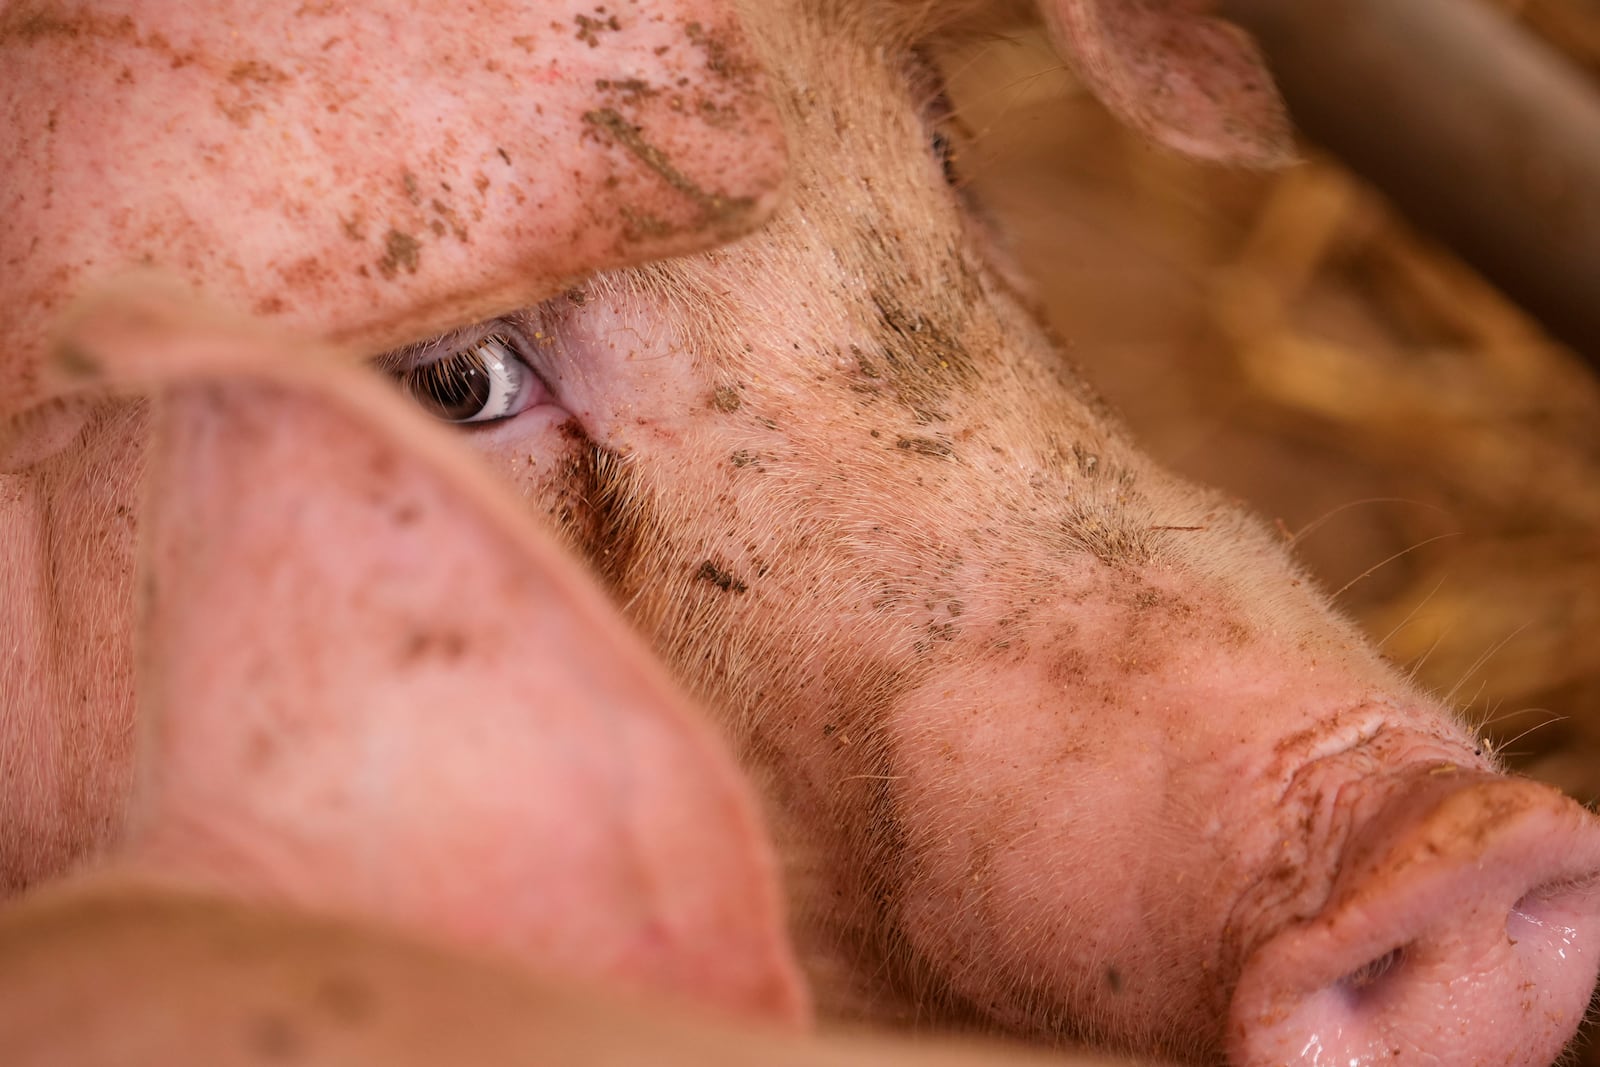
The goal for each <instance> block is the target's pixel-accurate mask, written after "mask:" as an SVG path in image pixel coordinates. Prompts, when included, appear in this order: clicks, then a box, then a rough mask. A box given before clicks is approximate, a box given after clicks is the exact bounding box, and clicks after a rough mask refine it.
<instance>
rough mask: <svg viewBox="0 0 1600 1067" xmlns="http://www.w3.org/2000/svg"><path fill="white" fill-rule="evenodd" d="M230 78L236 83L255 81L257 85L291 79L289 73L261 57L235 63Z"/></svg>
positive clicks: (230, 69) (229, 74)
mask: <svg viewBox="0 0 1600 1067" xmlns="http://www.w3.org/2000/svg"><path fill="white" fill-rule="evenodd" d="M228 80H229V81H231V82H233V83H234V84H235V85H239V84H242V83H244V82H254V83H255V84H257V85H277V84H281V83H283V82H286V81H288V80H289V75H287V74H285V73H284V72H283V71H281V70H279V69H278V68H277V67H274V66H273V65H272V64H271V63H266V62H263V61H262V60H259V59H247V60H245V61H243V62H242V63H235V64H234V65H233V66H232V67H231V68H229V70H228Z"/></svg>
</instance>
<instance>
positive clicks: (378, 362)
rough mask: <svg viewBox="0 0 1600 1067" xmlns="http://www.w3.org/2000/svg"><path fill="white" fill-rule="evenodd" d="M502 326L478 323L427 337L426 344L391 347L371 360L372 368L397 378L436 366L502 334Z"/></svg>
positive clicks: (418, 343) (495, 322)
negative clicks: (460, 352)
mask: <svg viewBox="0 0 1600 1067" xmlns="http://www.w3.org/2000/svg"><path fill="white" fill-rule="evenodd" d="M503 329H504V324H502V323H500V322H499V321H498V320H491V321H489V322H479V323H475V324H473V325H471V326H463V327H462V328H461V329H459V330H451V331H450V332H449V333H443V334H440V335H439V336H438V337H430V338H429V339H428V340H426V341H417V342H414V343H413V344H409V345H403V346H401V347H400V348H392V349H390V350H389V351H387V352H384V353H382V354H381V355H377V356H374V357H372V360H371V363H372V366H373V367H374V368H375V369H376V370H377V371H378V372H379V373H381V374H387V375H389V376H391V377H398V376H399V375H401V374H404V373H405V372H406V371H408V370H414V369H415V368H417V367H421V366H425V365H427V364H429V363H436V362H438V361H439V360H441V359H448V358H449V357H450V356H453V355H455V354H456V353H457V352H459V351H461V350H462V349H463V348H469V347H471V346H472V345H474V344H476V343H478V342H479V341H481V340H483V339H484V338H485V337H488V336H490V335H492V334H495V333H498V332H502V331H503Z"/></svg>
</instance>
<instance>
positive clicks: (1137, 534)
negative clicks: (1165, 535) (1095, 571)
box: [1060, 503, 1159, 567]
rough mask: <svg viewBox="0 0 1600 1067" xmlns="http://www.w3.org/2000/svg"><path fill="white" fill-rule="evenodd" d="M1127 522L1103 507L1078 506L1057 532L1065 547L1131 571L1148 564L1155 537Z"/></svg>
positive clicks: (1153, 548)
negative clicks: (1059, 533)
mask: <svg viewBox="0 0 1600 1067" xmlns="http://www.w3.org/2000/svg"><path fill="white" fill-rule="evenodd" d="M1127 519H1128V517H1127V515H1125V514H1123V513H1122V512H1121V511H1119V510H1117V509H1115V508H1113V507H1110V506H1107V505H1104V504H1098V505H1097V504H1094V503H1089V504H1079V505H1077V506H1075V507H1074V508H1072V510H1071V511H1069V512H1068V513H1067V515H1066V517H1064V518H1063V519H1062V520H1061V527H1060V530H1061V534H1062V536H1063V538H1064V540H1065V542H1066V545H1067V547H1069V548H1071V549H1074V550H1077V551H1084V552H1088V553H1089V554H1090V555H1092V556H1094V558H1095V559H1098V560H1099V561H1100V562H1102V563H1105V564H1109V565H1111V566H1114V567H1132V566H1138V565H1141V564H1145V563H1148V562H1150V560H1151V558H1152V557H1153V556H1154V555H1155V546H1156V538H1157V537H1158V536H1159V535H1158V534H1154V533H1152V532H1151V531H1150V530H1149V529H1148V528H1137V527H1134V526H1131V525H1130V524H1129V523H1128V521H1127Z"/></svg>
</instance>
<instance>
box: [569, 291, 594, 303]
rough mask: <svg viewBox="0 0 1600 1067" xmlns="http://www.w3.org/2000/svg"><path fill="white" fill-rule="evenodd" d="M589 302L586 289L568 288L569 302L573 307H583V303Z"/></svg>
mask: <svg viewBox="0 0 1600 1067" xmlns="http://www.w3.org/2000/svg"><path fill="white" fill-rule="evenodd" d="M588 302H589V297H588V296H587V295H586V294H585V293H584V291H583V290H582V289H568V290H567V303H569V304H571V305H572V306H573V307H580V308H581V307H583V305H585V304H587V303H588Z"/></svg>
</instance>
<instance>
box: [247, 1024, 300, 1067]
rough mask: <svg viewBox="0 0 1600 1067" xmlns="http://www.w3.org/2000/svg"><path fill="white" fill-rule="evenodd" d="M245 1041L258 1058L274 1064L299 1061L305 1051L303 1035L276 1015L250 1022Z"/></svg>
mask: <svg viewBox="0 0 1600 1067" xmlns="http://www.w3.org/2000/svg"><path fill="white" fill-rule="evenodd" d="M245 1041H246V1042H247V1043H248V1045H249V1047H250V1050H251V1051H252V1052H254V1053H255V1054H256V1056H257V1057H258V1058H260V1059H264V1060H273V1061H276V1062H283V1061H287V1060H297V1059H300V1058H301V1057H302V1056H303V1055H304V1054H305V1051H306V1040H305V1035H304V1034H302V1033H301V1032H300V1031H299V1030H298V1029H296V1027H295V1025H294V1024H293V1023H292V1022H290V1021H289V1020H288V1019H287V1018H286V1017H284V1016H282V1015H277V1014H270V1015H261V1016H258V1017H257V1018H255V1019H253V1020H251V1022H250V1024H249V1029H248V1031H247V1032H246V1034H245Z"/></svg>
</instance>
